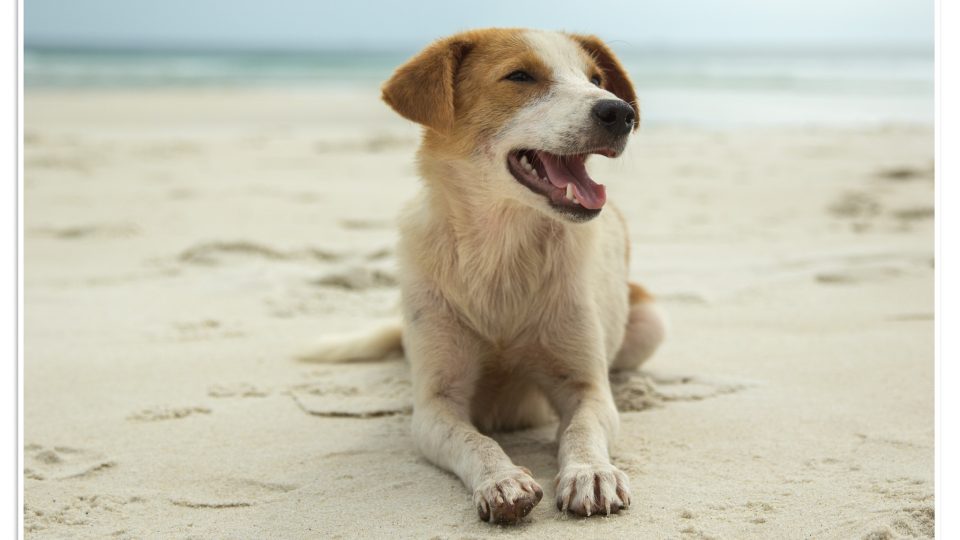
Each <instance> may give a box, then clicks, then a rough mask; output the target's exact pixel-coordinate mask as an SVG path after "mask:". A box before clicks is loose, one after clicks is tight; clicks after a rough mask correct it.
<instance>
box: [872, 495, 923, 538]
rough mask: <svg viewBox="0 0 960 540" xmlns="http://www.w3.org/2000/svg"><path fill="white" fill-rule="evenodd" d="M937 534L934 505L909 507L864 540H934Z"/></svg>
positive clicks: (886, 521)
mask: <svg viewBox="0 0 960 540" xmlns="http://www.w3.org/2000/svg"><path fill="white" fill-rule="evenodd" d="M935 532H936V519H935V511H934V507H933V505H932V504H927V505H920V506H907V507H904V508H901V509H900V510H899V511H895V512H893V515H892V516H890V517H889V518H886V519H885V520H884V523H882V524H881V525H879V526H877V527H875V528H873V529H871V530H870V531H869V532H867V533H866V534H864V535H863V537H862V538H863V539H864V540H894V539H899V538H933V537H934V533H935Z"/></svg>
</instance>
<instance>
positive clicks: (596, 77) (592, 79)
mask: <svg viewBox="0 0 960 540" xmlns="http://www.w3.org/2000/svg"><path fill="white" fill-rule="evenodd" d="M590 82H592V83H593V85H594V86H600V83H602V82H603V81H602V80H601V79H600V76H599V75H594V76H593V77H590Z"/></svg>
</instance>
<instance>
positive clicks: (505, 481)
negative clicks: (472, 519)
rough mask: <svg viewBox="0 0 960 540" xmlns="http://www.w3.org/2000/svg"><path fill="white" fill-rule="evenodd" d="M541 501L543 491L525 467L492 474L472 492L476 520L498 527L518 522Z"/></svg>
mask: <svg viewBox="0 0 960 540" xmlns="http://www.w3.org/2000/svg"><path fill="white" fill-rule="evenodd" d="M542 498H543V490H542V489H540V486H539V485H538V484H537V482H536V481H535V480H534V479H533V477H531V476H530V471H529V469H527V468H526V467H515V468H513V469H508V470H505V471H501V472H498V473H496V474H492V475H490V477H489V478H487V479H486V480H484V481H483V482H481V483H480V485H479V486H478V487H477V489H476V490H475V491H474V492H473V502H474V504H476V505H477V513H478V514H479V515H480V519H481V520H483V521H487V522H490V523H499V524H513V523H517V522H519V521H520V520H521V519H523V517H524V516H526V515H527V514H529V513H530V510H533V507H534V506H536V505H537V503H538V502H540V499H542Z"/></svg>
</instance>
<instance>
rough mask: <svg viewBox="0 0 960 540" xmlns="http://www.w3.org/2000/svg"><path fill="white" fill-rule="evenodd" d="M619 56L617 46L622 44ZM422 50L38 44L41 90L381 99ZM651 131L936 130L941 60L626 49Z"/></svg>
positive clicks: (33, 78) (909, 52) (31, 71)
mask: <svg viewBox="0 0 960 540" xmlns="http://www.w3.org/2000/svg"><path fill="white" fill-rule="evenodd" d="M613 45H614V47H615V48H618V47H617V45H616V44H613ZM415 52H416V51H415V50H412V49H411V50H392V51H239V50H224V51H200V50H198V51H192V50H121V49H96V48H81V49H78V48H65V47H27V48H26V50H25V51H24V84H25V86H26V88H27V89H28V90H33V89H47V88H53V89H77V90H89V89H127V90H129V89H148V88H183V87H224V88H244V87H282V88H291V87H299V88H310V87H337V88H358V89H368V90H370V91H375V90H376V89H377V88H378V87H379V85H380V84H381V83H382V82H383V81H384V80H386V79H387V78H388V77H389V76H390V73H391V72H392V70H393V69H394V68H395V67H396V66H398V65H399V64H401V63H402V62H403V61H404V60H406V59H407V58H409V57H410V55H412V54H413V53H415ZM618 54H619V56H620V59H621V61H622V62H623V64H624V66H625V67H626V68H627V70H628V71H629V72H630V75H631V78H632V79H633V81H634V84H635V86H636V87H637V93H638V95H639V97H640V101H641V109H642V111H643V116H644V122H645V124H647V125H651V124H653V125H695V126H707V127H723V126H750V125H771V124H773V125H814V126H816V125H829V126H844V125H850V126H859V125H864V124H875V125H884V124H902V123H909V124H931V123H932V122H933V117H934V59H933V51H932V49H931V50H918V49H891V48H884V49H868V48H859V49H855V48H806V49H784V48H775V47H771V48H765V49H760V48H750V49H731V48H726V49H706V48H704V49H676V48H657V47H648V48H633V49H626V50H619V48H618Z"/></svg>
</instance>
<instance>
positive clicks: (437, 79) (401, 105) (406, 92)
mask: <svg viewBox="0 0 960 540" xmlns="http://www.w3.org/2000/svg"><path fill="white" fill-rule="evenodd" d="M470 46H471V45H470V43H468V42H467V41H466V40H464V39H463V38H461V37H457V36H454V37H451V38H447V39H442V40H440V41H437V42H434V43H433V44H431V45H430V46H428V47H427V48H426V49H424V50H422V51H420V53H419V54H417V55H416V56H414V57H413V58H412V59H410V60H409V61H408V62H407V63H406V64H404V65H402V66H400V67H399V68H397V71H396V72H395V73H394V74H393V76H392V77H390V80H389V81H387V82H386V83H384V85H383V89H382V90H383V100H384V101H385V102H387V105H390V107H392V108H393V110H395V111H397V112H398V113H400V116H403V117H404V118H406V119H408V120H413V121H414V122H416V123H418V124H422V125H424V126H426V127H428V128H431V129H433V130H436V131H438V132H440V133H447V132H449V131H450V129H451V128H453V119H454V109H453V104H454V101H453V100H454V95H453V93H454V83H455V78H456V76H457V69H458V68H459V67H460V62H461V61H462V60H463V57H464V56H465V55H466V53H467V51H468V50H469V49H470Z"/></svg>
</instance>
